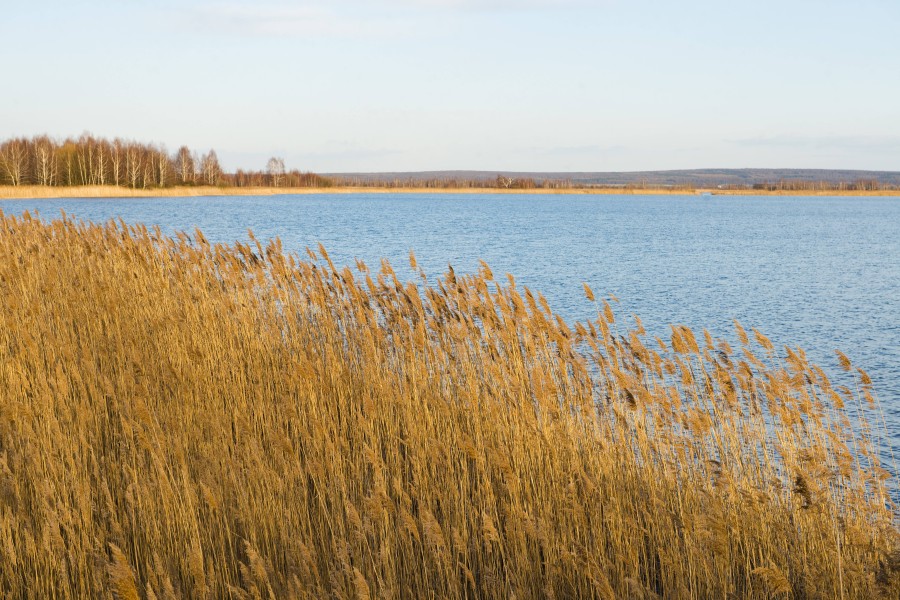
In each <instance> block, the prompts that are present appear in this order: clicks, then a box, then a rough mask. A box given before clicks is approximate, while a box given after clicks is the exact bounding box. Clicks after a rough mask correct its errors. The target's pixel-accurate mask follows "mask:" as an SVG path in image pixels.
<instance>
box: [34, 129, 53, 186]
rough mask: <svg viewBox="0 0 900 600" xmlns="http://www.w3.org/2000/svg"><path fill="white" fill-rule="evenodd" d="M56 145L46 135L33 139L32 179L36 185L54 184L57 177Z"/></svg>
mask: <svg viewBox="0 0 900 600" xmlns="http://www.w3.org/2000/svg"><path fill="white" fill-rule="evenodd" d="M55 146H56V145H55V144H54V143H53V141H51V140H50V138H49V137H47V136H41V137H39V138H36V139H35V140H34V151H33V154H34V161H33V162H34V180H35V182H36V183H37V184H38V185H54V184H55V183H56V177H57V162H56V147H55Z"/></svg>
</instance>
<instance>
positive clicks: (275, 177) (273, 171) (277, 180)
mask: <svg viewBox="0 0 900 600" xmlns="http://www.w3.org/2000/svg"><path fill="white" fill-rule="evenodd" d="M266 172H267V173H268V174H269V177H271V178H272V185H273V186H275V187H278V186H279V185H280V184H281V180H282V179H283V178H284V159H283V158H277V157H274V156H273V157H272V158H270V159H269V162H268V164H266Z"/></svg>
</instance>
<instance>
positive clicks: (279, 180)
mask: <svg viewBox="0 0 900 600" xmlns="http://www.w3.org/2000/svg"><path fill="white" fill-rule="evenodd" d="M741 177H743V178H744V179H743V180H740V179H739V178H741ZM750 177H752V179H749V178H750ZM769 177H773V179H772V180H771V181H769V180H768V178H769ZM776 177H777V178H776ZM879 177H880V179H879ZM898 182H900V179H898V178H897V173H894V172H884V173H879V172H873V171H827V170H791V169H781V170H778V169H775V170H757V169H731V170H729V169H712V170H706V171H668V172H666V171H660V172H634V173H593V174H591V173H568V174H567V173H503V172H501V173H493V172H485V171H431V172H421V173H345V174H339V173H335V174H330V175H327V176H325V175H318V174H316V173H310V172H305V173H303V172H300V171H298V170H291V171H288V170H287V169H286V168H285V165H284V160H282V159H281V158H277V157H273V158H270V159H269V161H268V163H267V165H266V169H265V170H260V171H248V170H243V169H238V170H236V171H235V172H233V173H226V172H225V171H223V170H222V168H221V166H220V165H219V159H218V157H217V156H216V152H215V150H209V151H208V152H206V153H205V154H199V153H197V152H194V151H192V150H191V149H190V148H188V147H187V146H182V147H180V148H179V149H178V150H176V151H175V152H174V153H170V152H169V151H167V150H166V148H165V147H164V146H161V145H156V144H145V143H140V142H135V141H131V140H123V139H120V138H115V139H113V140H108V139H104V138H97V137H94V136H92V135H90V134H83V135H81V136H80V137H78V138H66V139H65V140H63V141H59V140H57V139H54V138H51V137H49V136H46V135H43V136H36V137H32V138H24V137H21V138H14V139H10V140H6V141H4V142H2V143H0V185H13V186H19V185H46V186H83V185H116V186H124V187H130V188H134V189H146V188H167V187H173V186H197V185H209V186H220V187H321V188H325V187H333V186H355V187H371V188H389V189H392V188H410V187H413V188H430V189H469V188H495V189H512V190H536V189H610V190H616V189H621V190H641V189H668V190H673V191H683V192H686V193H689V192H692V191H694V190H697V189H721V190H736V191H740V190H768V191H879V190H897V189H900V183H898Z"/></svg>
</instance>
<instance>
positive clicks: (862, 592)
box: [0, 190, 900, 600]
mask: <svg viewBox="0 0 900 600" xmlns="http://www.w3.org/2000/svg"><path fill="white" fill-rule="evenodd" d="M230 191H231V190H229V192H230ZM308 254H309V256H307V257H304V258H302V259H301V258H300V257H298V256H295V255H286V254H285V253H284V252H283V250H282V248H281V245H280V243H279V242H277V241H273V242H271V243H269V244H268V245H265V246H264V245H262V244H260V243H258V242H253V243H251V244H249V245H244V244H236V245H234V246H223V245H218V244H216V245H212V244H210V243H209V242H207V241H206V239H205V238H204V237H203V235H202V233H200V232H196V233H195V234H194V235H192V236H187V235H184V234H181V235H179V236H177V237H175V238H170V237H165V236H163V235H161V234H160V232H159V231H158V230H148V229H146V228H144V227H142V226H125V225H123V224H116V223H112V222H111V223H108V224H105V225H91V224H80V223H76V222H73V221H71V220H68V219H61V220H56V221H52V222H49V223H44V222H40V221H38V220H36V219H33V218H31V217H29V216H28V215H24V216H22V217H10V216H2V215H0V596H2V597H3V598H15V599H24V598H119V599H128V600H132V599H137V598H141V599H159V600H162V599H173V598H210V599H212V598H232V599H251V598H358V599H369V598H458V599H463V598H466V599H475V598H520V599H524V598H557V599H564V598H598V599H612V598H845V599H851V598H897V597H898V595H900V531H898V528H897V525H896V520H895V518H896V512H895V506H894V505H893V503H892V502H891V500H890V498H889V489H891V488H892V487H894V486H895V485H896V482H895V480H894V479H892V477H891V476H890V475H889V474H888V473H887V471H885V469H884V468H882V466H881V465H880V464H879V461H878V458H877V451H878V443H879V442H878V440H879V436H880V435H882V434H881V433H879V432H883V429H881V428H880V427H878V426H877V423H880V422H881V421H880V413H879V411H878V409H877V406H876V405H877V398H876V396H875V394H874V390H872V388H871V381H870V380H869V378H868V376H867V375H866V373H865V372H864V371H863V370H861V369H858V368H856V367H855V366H854V365H852V364H851V363H850V360H849V359H847V358H846V357H845V356H843V355H839V356H840V359H841V362H842V364H843V366H844V368H845V370H846V371H847V373H846V374H845V376H846V377H847V379H848V381H850V380H851V379H852V381H853V382H854V383H853V384H852V385H851V386H850V387H845V386H842V385H838V384H836V383H832V382H831V381H829V378H828V377H827V376H826V374H825V373H824V372H823V371H822V369H820V368H819V367H817V366H815V365H812V364H810V363H809V362H808V361H807V359H806V356H805V354H804V352H803V351H802V350H800V349H796V348H793V349H791V348H783V349H776V348H774V347H773V345H772V343H771V342H770V341H769V340H768V339H767V338H766V337H765V336H764V335H763V334H761V333H759V332H756V331H755V330H751V331H750V332H747V331H745V330H744V329H743V328H742V327H741V326H740V325H738V324H735V326H736V339H737V340H739V344H737V343H736V346H738V347H732V346H730V345H729V344H728V343H727V342H726V341H723V340H720V339H716V338H714V337H713V336H712V335H710V334H709V333H707V332H705V331H704V332H702V333H701V332H693V331H691V330H689V329H687V328H685V327H681V326H673V327H672V330H671V335H669V336H667V337H666V339H659V338H656V339H650V338H649V337H648V336H647V335H646V334H645V332H644V331H643V329H642V328H641V327H640V325H639V322H638V325H637V328H636V329H634V330H628V329H627V328H626V327H625V326H624V323H623V322H621V321H620V320H619V319H617V316H616V314H615V313H614V310H613V308H612V305H613V304H615V300H614V299H611V300H609V301H607V300H603V299H595V297H594V292H593V291H592V290H590V289H589V288H587V287H586V286H585V294H586V296H587V299H586V300H585V302H591V303H593V304H594V305H595V306H596V309H597V312H596V317H595V318H593V319H591V320H590V321H588V322H583V323H567V322H565V321H564V320H562V319H561V318H560V317H558V316H557V315H555V314H554V313H553V312H552V311H551V309H550V307H548V306H547V303H546V301H545V300H544V299H543V297H542V296H541V295H540V294H538V293H535V292H533V291H531V290H528V289H526V288H523V287H521V286H518V285H516V284H515V281H514V279H513V278H512V277H509V278H508V279H506V278H504V279H503V281H498V280H496V279H495V278H494V276H493V274H492V273H491V271H490V269H489V268H488V267H487V265H483V266H482V268H481V271H480V272H479V273H478V274H475V275H467V276H460V275H456V274H454V273H453V272H452V271H449V272H448V273H447V274H445V275H444V276H443V277H441V278H437V279H435V278H426V276H425V275H424V274H423V275H422V281H420V282H418V284H416V283H407V282H401V281H399V280H398V279H397V277H396V276H395V275H394V272H393V270H392V269H391V267H390V265H388V264H387V263H384V264H382V265H381V266H380V267H379V268H375V269H370V268H369V267H367V266H366V265H363V264H361V263H360V264H357V265H356V268H355V269H352V270H351V269H350V268H343V267H339V266H336V265H334V264H333V263H332V262H331V260H330V259H329V257H328V255H327V253H326V252H325V250H324V249H321V248H320V249H318V250H317V251H309V253H308ZM410 260H411V262H412V265H413V268H414V269H416V265H415V258H414V257H413V256H411V257H410Z"/></svg>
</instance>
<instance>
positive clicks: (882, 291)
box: [0, 194, 900, 452]
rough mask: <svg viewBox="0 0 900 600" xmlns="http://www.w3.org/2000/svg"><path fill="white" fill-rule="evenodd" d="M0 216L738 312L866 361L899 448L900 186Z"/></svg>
mask: <svg viewBox="0 0 900 600" xmlns="http://www.w3.org/2000/svg"><path fill="white" fill-rule="evenodd" d="M0 210H3V211H4V212H6V213H7V214H21V213H22V212H23V211H26V210H39V211H40V213H41V215H42V216H43V217H44V218H55V217H57V216H59V214H60V210H65V211H66V213H69V214H72V215H74V216H75V217H77V218H80V219H85V220H91V221H105V220H108V219H110V218H115V217H122V218H123V219H124V220H125V221H126V222H128V223H138V222H141V223H146V224H148V225H151V224H159V225H161V226H162V227H163V229H164V230H165V231H167V232H169V233H171V232H174V231H178V230H182V231H192V230H193V229H194V228H195V227H199V228H200V229H202V230H203V232H204V233H205V234H206V236H207V238H209V239H210V240H211V241H214V242H226V243H230V242H233V241H235V240H241V241H246V240H247V230H248V228H249V229H252V230H253V232H254V233H255V235H256V237H258V238H259V239H260V240H266V239H268V238H271V237H275V236H278V237H280V238H281V239H282V241H283V242H284V247H285V250H287V251H298V252H299V251H302V250H303V249H304V248H305V247H307V246H309V247H315V245H316V244H318V243H319V242H321V243H322V244H324V245H325V247H326V248H327V249H328V252H329V254H330V255H331V257H332V259H333V260H334V261H335V262H336V263H337V264H347V265H350V266H353V265H354V259H356V258H359V259H362V260H364V261H365V262H366V263H368V264H369V265H370V266H372V267H377V266H378V264H379V261H380V259H381V258H384V257H386V258H388V259H389V260H390V261H391V263H392V264H393V265H394V267H395V269H396V271H397V273H398V275H399V276H401V277H406V278H410V279H411V278H413V274H412V273H411V271H410V270H409V266H408V258H407V257H408V254H409V251H410V250H413V251H414V252H415V253H416V257H417V259H418V262H419V265H420V266H421V267H423V268H424V269H425V271H426V272H427V273H428V274H429V275H430V276H432V277H434V276H437V275H439V274H441V273H443V272H444V271H445V270H446V268H447V265H448V264H452V265H453V267H454V269H455V270H456V271H457V273H465V272H474V271H476V270H477V268H478V259H484V260H485V261H487V263H488V264H489V265H490V266H491V268H492V270H493V271H494V273H495V274H496V275H498V276H499V275H500V274H503V273H507V272H508V273H512V274H514V275H515V276H516V279H517V281H518V282H519V283H520V284H522V285H527V286H529V287H531V288H533V289H535V290H538V291H540V292H542V293H543V294H544V295H545V296H546V297H547V300H548V301H549V302H550V305H551V307H553V308H554V309H555V310H556V311H557V312H559V313H561V314H562V315H563V316H565V317H566V318H567V319H570V320H574V319H585V318H590V317H592V316H594V313H593V308H592V306H591V305H590V304H589V303H588V302H587V300H586V299H585V298H584V292H583V290H582V286H581V283H582V282H583V281H584V282H587V283H588V284H589V285H591V287H592V288H593V289H594V291H595V292H596V293H598V295H599V294H601V293H602V294H604V295H607V294H615V295H616V296H617V297H618V298H619V299H620V300H621V304H620V306H619V311H618V312H620V313H622V314H628V313H634V314H637V315H638V316H640V317H641V319H642V320H643V322H644V326H645V327H646V328H647V330H648V333H650V334H651V335H660V336H663V337H665V336H667V334H668V328H667V325H668V324H669V323H682V324H685V325H689V326H691V327H693V328H697V329H700V328H703V327H705V328H707V329H709V330H710V331H711V333H712V334H713V335H714V336H721V337H728V338H732V337H733V326H732V324H731V321H732V319H733V318H737V319H738V320H740V321H741V322H742V323H743V324H744V326H745V327H756V328H758V329H760V330H761V331H762V332H763V333H765V334H767V335H768V336H769V337H770V338H771V339H772V341H773V342H774V343H775V344H776V346H778V345H785V344H787V345H791V346H800V347H802V348H804V349H806V350H807V353H808V355H809V357H810V359H811V360H813V361H814V362H817V363H819V364H820V365H822V367H823V368H825V369H826V371H827V372H828V373H829V374H831V375H837V373H838V366H837V360H836V358H835V356H834V353H833V350H834V349H835V348H840V349H842V350H843V351H845V352H846V353H847V354H848V355H849V356H850V358H851V359H852V360H853V361H854V363H855V364H857V365H858V366H861V367H863V368H864V369H866V370H867V371H868V372H869V374H870V375H871V377H872V379H873V382H874V384H875V389H876V391H877V392H878V395H879V397H880V398H881V401H882V403H883V404H884V410H885V418H886V419H887V422H888V432H889V435H890V438H891V440H890V443H891V446H893V448H894V450H895V452H900V199H898V198H877V197H873V198H859V197H843V198H822V197H815V198H812V197H810V198H804V197H738V196H718V197H717V196H713V197H698V196H630V195H628V196H626V195H622V196H615V195H611V196H606V195H596V196H588V195H585V196H579V195H558V196H557V195H525V194H523V195H474V194H460V195H455V194H452V195H451V194H433V195H431V194H413V195H399V194H354V195H302V196H277V197H268V196H267V197H249V196H239V197H213V198H156V199H147V198H140V199H54V200H22V201H18V200H17V201H6V202H2V203H0Z"/></svg>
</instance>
